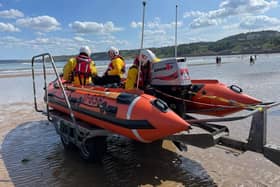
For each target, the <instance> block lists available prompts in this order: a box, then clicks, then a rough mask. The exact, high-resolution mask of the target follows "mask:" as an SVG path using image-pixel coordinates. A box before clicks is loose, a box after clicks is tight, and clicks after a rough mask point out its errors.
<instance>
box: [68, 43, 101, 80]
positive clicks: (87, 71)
mask: <svg viewBox="0 0 280 187" xmlns="http://www.w3.org/2000/svg"><path fill="white" fill-rule="evenodd" d="M90 56H91V50H90V48H89V47H88V46H83V47H81V48H80V53H79V55H78V56H76V57H73V58H70V59H69V60H68V62H67V63H66V64H65V66H64V68H63V79H64V80H66V81H68V82H72V83H73V84H75V85H87V84H91V83H92V78H93V77H94V76H96V75H97V70H96V67H95V63H94V61H93V60H92V59H91V58H90Z"/></svg>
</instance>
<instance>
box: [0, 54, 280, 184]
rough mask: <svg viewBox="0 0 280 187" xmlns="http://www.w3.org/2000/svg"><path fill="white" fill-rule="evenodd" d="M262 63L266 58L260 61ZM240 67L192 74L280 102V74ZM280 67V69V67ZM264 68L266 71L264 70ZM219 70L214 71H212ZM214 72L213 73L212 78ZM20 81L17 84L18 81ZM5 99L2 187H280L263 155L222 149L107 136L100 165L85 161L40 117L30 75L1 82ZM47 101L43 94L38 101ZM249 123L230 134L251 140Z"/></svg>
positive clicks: (0, 128)
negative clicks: (184, 147) (182, 148)
mask: <svg viewBox="0 0 280 187" xmlns="http://www.w3.org/2000/svg"><path fill="white" fill-rule="evenodd" d="M261 62H262V61H261V60H260V63H261ZM235 66H236V65H230V64H229V65H224V67H223V65H222V66H220V67H217V66H215V65H209V66H207V67H206V66H205V67H204V69H203V68H202V70H201V68H200V67H193V68H190V69H191V72H194V73H193V74H192V75H193V77H197V78H200V77H205V76H206V75H207V77H209V78H217V79H219V80H221V81H222V82H226V83H233V84H237V85H240V86H241V87H242V88H243V89H244V90H246V93H248V94H249V95H253V96H255V97H258V98H261V99H263V100H265V101H277V100H279V91H280V84H279V78H280V73H279V71H280V68H278V69H276V68H275V67H273V68H272V69H273V70H275V71H272V70H267V71H264V72H261V73H259V69H254V68H257V67H249V65H248V64H246V66H243V69H244V68H250V69H248V71H250V72H249V73H243V72H242V71H239V72H234V73H238V76H237V75H236V74H234V73H233V72H232V71H231V70H232V68H233V67H235ZM276 67H279V65H278V64H277V65H276ZM261 68H262V67H261ZM213 69H214V70H213ZM209 72H214V73H212V74H210V73H209ZM15 82H16V83H17V85H16V86H14V84H13V83H15ZM0 84H1V85H5V86H7V89H4V90H3V91H2V92H1V95H0V96H1V97H0V186H1V187H2V186H3V187H7V186H163V187H167V186H223V187H229V186H232V187H235V186H275V187H276V186H280V175H279V173H280V167H279V166H277V165H275V164H274V163H272V162H271V161H269V160H267V159H266V158H264V157H263V156H262V155H261V154H258V153H253V152H250V151H247V152H245V153H240V152H238V151H234V150H231V149H224V148H222V147H212V148H208V149H200V148H196V147H193V146H188V151H183V152H181V151H179V150H178V149H177V148H176V147H175V146H174V145H173V144H172V143H171V142H169V141H164V142H163V148H162V149H159V147H158V146H157V145H156V144H155V145H153V144H152V145H147V146H140V145H138V144H135V143H134V142H132V141H131V140H128V139H126V138H122V137H118V136H113V137H110V138H108V140H107V143H108V151H107V153H106V155H105V157H104V159H103V160H102V163H101V164H94V163H91V164H89V163H85V162H84V161H82V160H81V159H80V157H79V154H78V153H77V152H75V151H73V152H66V151H65V150H64V149H63V146H62V145H61V142H60V138H59V136H58V135H57V134H56V132H55V129H54V127H53V125H52V124H49V123H48V121H47V119H46V117H45V116H43V115H40V114H38V113H36V112H35V111H34V108H33V95H32V82H31V77H30V75H29V76H28V75H25V76H14V77H4V78H3V77H2V78H0ZM40 96H42V93H39V96H38V98H39V97H40ZM250 120H251V119H246V120H242V121H237V122H231V123H227V124H226V125H227V126H228V127H229V129H230V132H231V135H232V136H233V137H235V138H240V139H246V138H247V137H248V132H249V128H250ZM279 122H280V112H279V108H273V109H271V110H270V111H269V112H268V142H269V143H277V144H278V145H280V140H279V137H280V135H279V130H280V127H279Z"/></svg>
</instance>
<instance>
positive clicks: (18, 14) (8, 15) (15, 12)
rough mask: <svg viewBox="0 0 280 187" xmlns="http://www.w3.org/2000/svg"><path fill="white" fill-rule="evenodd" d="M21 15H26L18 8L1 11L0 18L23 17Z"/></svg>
mask: <svg viewBox="0 0 280 187" xmlns="http://www.w3.org/2000/svg"><path fill="white" fill-rule="evenodd" d="M0 7H1V6H0ZM21 17H24V14H23V13H22V12H21V11H19V10H16V9H10V10H2V11H0V18H21Z"/></svg>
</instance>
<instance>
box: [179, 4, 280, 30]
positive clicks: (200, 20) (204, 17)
mask: <svg viewBox="0 0 280 187" xmlns="http://www.w3.org/2000/svg"><path fill="white" fill-rule="evenodd" d="M277 6H278V2H277V1H276V0H270V1H269V0H224V1H222V2H221V3H220V5H219V9H217V10H211V11H209V12H201V11H190V12H186V13H185V14H184V17H185V18H187V17H193V21H192V23H191V24H190V27H191V28H199V27H206V26H211V25H218V24H220V23H223V21H224V20H226V19H228V18H230V17H232V16H237V17H241V16H244V15H245V16H248V15H256V14H260V13H264V12H266V11H268V10H270V9H272V8H275V7H277Z"/></svg>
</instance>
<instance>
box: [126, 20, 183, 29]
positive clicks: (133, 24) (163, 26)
mask: <svg viewBox="0 0 280 187" xmlns="http://www.w3.org/2000/svg"><path fill="white" fill-rule="evenodd" d="M182 25H183V23H182V22H181V21H179V22H177V27H181V26H182ZM130 26H131V27H132V28H141V27H142V23H141V22H136V21H132V22H131V23H130ZM145 27H146V28H147V29H159V30H168V29H174V27H175V22H171V23H161V21H160V18H159V17H155V18H154V20H153V21H149V22H147V23H146V24H145Z"/></svg>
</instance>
